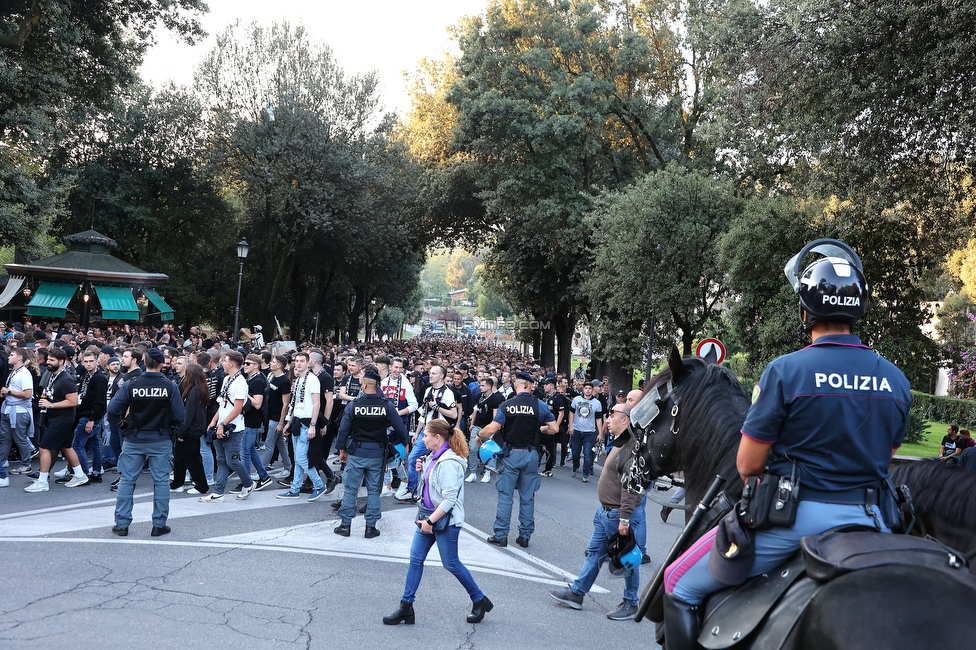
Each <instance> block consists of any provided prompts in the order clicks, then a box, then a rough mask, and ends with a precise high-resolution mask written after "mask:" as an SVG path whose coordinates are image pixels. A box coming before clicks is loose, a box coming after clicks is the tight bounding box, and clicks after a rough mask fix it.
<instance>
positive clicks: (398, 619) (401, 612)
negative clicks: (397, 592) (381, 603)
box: [383, 600, 415, 625]
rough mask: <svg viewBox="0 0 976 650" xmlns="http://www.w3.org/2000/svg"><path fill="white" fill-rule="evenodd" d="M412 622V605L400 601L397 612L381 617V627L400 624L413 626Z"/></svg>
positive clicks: (413, 620)
mask: <svg viewBox="0 0 976 650" xmlns="http://www.w3.org/2000/svg"><path fill="white" fill-rule="evenodd" d="M414 622H415V619H414V615H413V603H405V602H403V601H402V600H401V601H400V608H399V609H397V611H395V612H393V613H392V614H390V615H389V616H384V617H383V625H399V624H400V623H406V624H407V625H413V624H414Z"/></svg>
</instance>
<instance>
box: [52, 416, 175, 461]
mask: <svg viewBox="0 0 976 650" xmlns="http://www.w3.org/2000/svg"><path fill="white" fill-rule="evenodd" d="M88 422H89V420H88V418H81V419H79V420H78V424H77V425H76V426H75V438H74V440H72V441H71V448H72V449H74V450H75V453H76V454H78V464H79V465H81V471H83V472H85V473H86V474H87V473H88V455H87V454H86V453H85V449H86V448H89V449H91V450H92V468H91V472H92V474H101V473H102V423H101V421H100V420H96V421H95V423H94V424H93V425H92V430H91V432H88V431H85V429H86V428H87V427H88ZM167 440H168V438H167ZM168 473H169V472H167V474H168Z"/></svg>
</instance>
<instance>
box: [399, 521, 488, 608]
mask: <svg viewBox="0 0 976 650" xmlns="http://www.w3.org/2000/svg"><path fill="white" fill-rule="evenodd" d="M460 533H461V527H460V526H448V527H447V530H445V531H444V532H443V533H434V534H433V535H428V534H427V533H423V532H421V531H420V529H419V528H418V529H417V530H416V531H415V532H414V534H413V543H412V544H410V566H409V568H407V584H406V585H404V587H403V598H401V600H402V601H403V602H405V603H412V602H413V601H414V598H415V597H416V596H417V588H418V587H419V586H420V579H421V578H422V577H423V576H424V560H426V559H427V554H428V553H430V549H431V547H432V546H433V545H434V542H437V552H438V553H439V554H440V556H441V564H443V565H444V568H445V569H447V570H448V571H450V572H451V574H452V575H453V576H454V577H455V578H457V579H458V582H460V583H461V586H462V587H464V590H465V591H466V592H468V597H469V598H471V602H472V603H477V602H480V601H481V599H482V598H484V597H485V595H484V594H483V593H482V592H481V589H479V588H478V585H477V583H475V581H474V578H472V577H471V572H470V571H468V568H467V567H466V566H464V565H463V564H461V560H460V558H458V535H459V534H460Z"/></svg>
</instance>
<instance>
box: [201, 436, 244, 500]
mask: <svg viewBox="0 0 976 650" xmlns="http://www.w3.org/2000/svg"><path fill="white" fill-rule="evenodd" d="M243 441H244V433H243V432H241V431H234V432H233V433H230V434H224V437H223V438H215V439H214V447H216V448H217V477H216V480H215V481H214V493H215V494H223V493H224V489H225V488H226V487H227V479H228V478H230V473H231V472H237V478H239V479H240V480H241V485H243V486H244V487H247V486H248V485H250V484H251V473H250V472H249V471H247V465H245V464H244V459H243V458H242V456H241V442H243ZM207 482H208V483H209V482H210V481H209V480H208V481H207Z"/></svg>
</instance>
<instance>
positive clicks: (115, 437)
mask: <svg viewBox="0 0 976 650" xmlns="http://www.w3.org/2000/svg"><path fill="white" fill-rule="evenodd" d="M108 433H109V437H108V445H109V447H111V448H112V453H113V454H115V462H116V464H118V462H119V456H121V455H122V430H121V429H119V427H118V426H116V425H114V424H112V423H111V422H110V423H109V425H108Z"/></svg>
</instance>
